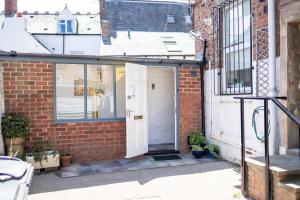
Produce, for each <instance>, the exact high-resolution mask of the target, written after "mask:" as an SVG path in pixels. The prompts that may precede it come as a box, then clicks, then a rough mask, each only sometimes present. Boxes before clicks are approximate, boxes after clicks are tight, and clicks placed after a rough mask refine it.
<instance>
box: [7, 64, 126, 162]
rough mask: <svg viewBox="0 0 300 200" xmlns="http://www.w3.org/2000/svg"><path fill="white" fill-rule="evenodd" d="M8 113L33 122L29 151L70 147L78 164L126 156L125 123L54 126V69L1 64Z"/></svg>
mask: <svg viewBox="0 0 300 200" xmlns="http://www.w3.org/2000/svg"><path fill="white" fill-rule="evenodd" d="M2 67H3V79H4V81H3V88H4V98H5V111H6V112H17V113H20V114H21V115H24V116H27V117H29V118H30V120H31V128H30V134H29V136H28V137H27V138H26V143H25V146H26V150H29V149H31V147H32V145H33V144H34V143H35V142H37V141H48V142H49V143H51V144H55V145H56V146H57V148H58V149H63V148H68V149H70V150H71V153H72V155H73V157H74V160H75V161H82V162H84V161H89V160H107V159H117V158H123V157H124V155H125V122H92V123H87V122H82V123H53V119H54V116H53V115H54V95H53V94H54V93H53V66H52V65H51V64H47V63H2Z"/></svg>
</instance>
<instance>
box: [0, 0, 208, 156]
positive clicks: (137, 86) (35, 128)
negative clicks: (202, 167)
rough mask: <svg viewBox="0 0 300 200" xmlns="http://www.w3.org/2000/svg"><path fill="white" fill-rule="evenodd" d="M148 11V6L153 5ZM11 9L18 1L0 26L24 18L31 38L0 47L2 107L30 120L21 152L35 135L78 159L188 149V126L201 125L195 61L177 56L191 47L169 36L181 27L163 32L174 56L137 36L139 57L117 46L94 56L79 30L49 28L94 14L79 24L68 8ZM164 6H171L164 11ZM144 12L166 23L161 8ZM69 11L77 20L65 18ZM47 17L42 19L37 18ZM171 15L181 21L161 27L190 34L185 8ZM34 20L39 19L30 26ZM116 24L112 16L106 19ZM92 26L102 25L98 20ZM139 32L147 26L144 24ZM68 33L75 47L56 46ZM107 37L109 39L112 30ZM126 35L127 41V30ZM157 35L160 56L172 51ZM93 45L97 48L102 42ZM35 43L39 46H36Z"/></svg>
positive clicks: (28, 147) (197, 127)
mask: <svg viewBox="0 0 300 200" xmlns="http://www.w3.org/2000/svg"><path fill="white" fill-rule="evenodd" d="M6 2H8V3H9V2H15V1H14V0H6ZM112 3H113V2H112ZM116 3H117V1H116ZM127 3H129V2H127ZM156 3H157V4H159V3H161V2H156ZM162 4H163V5H168V6H170V7H172V6H175V5H176V4H174V5H173V3H168V2H163V3H162ZM121 5H122V4H121ZM149 5H152V4H150V3H149ZM142 6H144V5H142ZM180 8H187V5H186V4H184V6H183V5H181V4H180V6H178V8H177V11H176V13H179V11H178V9H180ZM101 9H102V8H101V7H100V10H101ZM121 10H122V9H121ZM152 11H153V12H154V13H155V10H152ZM183 12H184V13H185V12H186V11H185V10H184V11H183ZM6 13H8V11H7V12H6ZM15 13H17V8H16V7H13V9H12V12H10V14H6V18H5V19H4V26H5V22H6V21H13V20H16V21H18V20H20V19H22V20H23V19H27V21H28V26H27V32H26V31H24V27H23V28H20V30H22V31H23V33H24V32H25V33H27V34H26V38H30V41H31V42H32V43H30V45H26V48H29V47H30V48H31V49H25V50H23V49H22V48H24V47H23V45H22V44H24V41H22V40H20V39H21V38H20V39H18V41H19V42H18V44H19V46H17V45H16V46H13V47H10V46H9V45H8V46H5V48H3V49H2V50H4V52H2V53H0V65H1V68H2V69H3V94H4V104H5V112H17V113H19V114H21V115H24V116H27V117H29V118H30V120H31V128H30V133H29V135H28V137H26V140H25V146H26V150H27V151H30V150H31V149H32V147H33V146H34V145H35V143H36V142H38V141H47V142H49V143H52V144H54V145H55V146H56V147H57V148H58V150H62V149H68V150H70V152H71V153H72V155H73V158H74V161H79V162H86V161H92V160H110V159H120V158H124V157H127V158H129V157H134V156H139V155H143V154H145V153H147V152H148V151H162V150H167V151H172V152H174V151H180V152H182V153H185V152H187V151H188V146H187V136H188V135H189V134H190V132H191V131H196V130H200V129H201V124H202V123H201V120H202V119H201V90H200V88H201V87H200V86H201V85H200V82H201V74H200V61H196V60H189V59H183V58H184V56H187V54H190V53H191V54H194V52H192V51H191V50H188V51H185V49H184V46H185V45H184V44H181V43H180V42H179V40H178V41H177V40H176V41H175V42H174V41H173V37H174V38H175V36H176V35H180V33H174V34H173V33H170V37H171V38H169V39H172V41H170V42H169V43H170V44H169V43H168V42H167V43H168V45H170V46H171V47H170V49H174V51H175V50H176V56H178V57H175V58H177V59H167V57H161V54H162V53H158V54H156V52H154V51H153V54H152V53H151V52H147V51H144V50H143V49H147V45H143V48H141V47H140V45H142V44H140V43H135V44H134V45H133V46H131V48H140V50H141V51H140V52H141V54H142V57H143V58H136V57H135V56H124V55H123V53H124V52H123V51H122V53H121V55H123V56H120V55H119V52H121V51H118V52H117V53H116V54H117V55H118V56H116V54H114V55H105V56H99V55H98V54H96V53H95V54H94V53H88V54H90V55H86V54H87V52H89V51H88V50H86V51H85V50H84V51H85V52H84V53H83V52H79V51H81V50H80V48H85V47H90V45H86V44H88V43H86V42H85V41H86V40H85V39H84V40H83V42H82V40H81V39H80V38H81V36H80V33H76V34H74V33H57V32H56V31H61V32H62V30H63V32H65V31H66V32H68V31H69V30H70V32H72V31H75V30H77V29H78V30H81V28H83V31H89V30H87V29H88V28H89V27H90V28H91V29H92V31H93V28H94V27H95V28H96V27H97V26H98V22H99V19H94V18H93V17H95V16H92V15H87V18H89V19H91V22H93V23H91V24H90V23H81V22H82V21H81V20H80V19H79V18H80V17H79V15H73V14H71V12H70V11H69V10H68V9H67V7H66V8H65V9H64V10H63V11H62V12H61V13H58V14H55V15H52V14H37V13H36V14H35V15H34V13H30V14H29V13H28V14H23V15H21V14H18V15H15ZM170 13H173V11H171V10H170ZM130 14H132V13H130ZM110 15H111V14H110ZM149 15H150V14H149ZM31 16H32V17H31ZM48 16H50V17H48ZM117 16H119V15H117ZM151 16H152V17H153V19H152V21H155V22H158V21H159V20H160V19H164V20H165V21H166V25H167V20H168V19H167V18H168V15H167V13H163V16H159V15H154V14H151ZM61 17H62V18H63V19H64V20H65V21H64V23H62V22H61V21H60V20H61ZM128 17H130V15H129V16H128ZM181 17H182V18H181ZM73 18H77V20H74V21H72V22H69V20H72V19H73ZM95 18H96V17H95ZM46 19H47V20H49V23H46V24H43V21H45V20H46ZM85 19H86V18H85ZM173 19H174V18H173ZM87 20H88V19H87ZM175 20H176V21H177V20H180V22H183V23H184V24H182V25H181V26H182V28H180V27H181V26H180V25H179V24H176V28H174V29H170V30H169V29H166V31H170V32H172V30H174V31H178V32H184V36H185V37H188V38H190V36H189V30H190V28H189V27H190V25H188V24H189V23H188V24H186V22H185V18H184V15H180V19H177V18H176V16H175ZM83 21H84V20H83ZM108 21H109V19H108ZM152 21H148V22H146V21H141V24H138V22H135V23H136V25H135V26H134V27H141V26H142V25H144V26H149V27H151V25H150V24H151V22H152ZM84 22H86V21H84ZM104 22H105V21H104ZM36 23H37V24H38V25H35V24H36ZM102 23H103V21H102ZM116 23H117V19H115V21H114V23H112V25H113V24H116ZM81 24H83V27H82V26H80V25H81ZM148 24H149V25H148ZM36 26H37V27H36ZM76 26H77V29H76V28H75V27H76ZM30 27H31V28H30ZM112 27H118V26H116V25H114V26H112ZM153 27H155V26H154V25H153ZM170 27H171V25H170ZM98 28H101V23H100V24H99V26H98ZM185 28H187V29H185ZM45 29H47V30H45ZM29 30H37V31H36V32H33V31H31V32H29ZM95 30H100V29H95ZM134 30H135V29H134ZM41 31H42V33H40V32H41ZM111 31H112V32H113V31H114V30H113V29H111ZM111 31H110V32H111ZM115 31H116V33H117V35H118V36H117V38H118V37H119V36H121V35H122V34H121V33H119V32H118V30H115ZM103 32H104V31H103V24H102V33H103ZM126 33H128V32H126ZM14 34H17V33H14ZM130 34H131V33H130ZM132 34H133V35H132V37H133V36H138V35H139V33H138V32H134V31H133V32H132ZM143 34H145V35H147V34H148V33H146V31H145V32H144V33H143ZM149 34H150V35H149V36H151V35H152V34H154V35H155V34H157V35H158V36H157V37H158V38H160V37H164V35H165V34H166V35H168V34H169V32H168V33H165V32H162V33H157V32H155V33H154V32H153V33H152V32H150V33H149ZM159 34H161V36H160V35H159ZM102 35H103V34H102ZM89 36H91V37H92V36H93V35H89ZM127 36H128V35H127ZM129 36H130V37H131V35H129ZM68 37H76V38H77V39H78V38H79V39H78V41H79V43H77V44H80V46H77V45H76V48H77V47H78V48H77V49H76V51H75V50H74V49H72V44H70V46H69V47H70V48H66V46H65V48H62V46H61V45H63V44H67V43H61V42H59V41H61V39H62V40H63V39H65V42H66V41H68V39H67V38H68ZM82 37H83V36H82ZM96 37H99V42H100V43H101V42H102V40H101V38H100V37H102V36H99V35H97V36H96ZM139 37H140V36H139ZM147 37H148V36H147ZM176 37H177V36H176ZM6 38H10V37H9V36H7V37H6ZM24 38H25V36H24ZM73 39H74V38H73ZM73 39H72V40H73ZM106 39H107V41H109V40H111V42H112V44H114V40H115V38H114V37H113V36H112V37H106ZM132 39H133V40H134V37H133V38H132ZM167 39H168V38H167ZM74 40H75V39H74ZM52 41H57V42H52ZM160 41H161V44H159V45H157V46H156V47H158V49H156V51H157V52H164V53H163V55H169V54H172V53H170V52H168V51H167V50H165V49H167V47H166V46H162V44H164V43H163V41H162V40H160ZM35 42H38V44H39V45H37V44H36V43H35ZM177 42H178V43H177ZM75 43H76V42H75ZM179 43H180V44H179ZM188 43H189V44H190V45H191V47H190V49H192V50H194V42H193V39H190V40H189V41H188ZM124 45H127V44H126V43H125V44H124ZM172 45H173V46H172ZM104 46H106V44H105V45H104ZM112 46H113V45H112ZM154 46H155V45H154ZM98 47H99V48H100V51H99V52H100V55H101V52H102V48H104V47H102V46H101V45H99V46H98ZM156 47H155V48H156ZM107 48H110V47H107ZM114 48H115V47H114ZM161 48H163V49H164V50H161ZM0 49H1V43H0ZM32 49H33V50H34V51H33V50H32ZM37 49H38V51H40V50H41V51H40V52H38V51H37ZM63 49H65V50H63ZM124 49H125V48H124ZM44 50H45V51H46V52H44ZM89 50H91V49H89ZM128 50H129V49H128ZM142 50H143V52H142ZM10 51H13V52H10ZM126 51H127V50H126ZM93 52H96V51H93ZM97 52H98V50H97ZM186 52H188V53H186ZM150 53H151V54H152V55H149V57H152V56H153V55H155V56H153V57H156V58H145V57H148V56H147V54H150ZM128 54H130V53H129V52H128ZM141 54H140V55H141ZM144 54H146V55H144ZM97 55H98V56H97ZM132 55H133V54H132ZM172 55H175V53H174V54H172ZM180 55H181V56H180ZM137 57H139V56H137ZM157 57H159V58H157Z"/></svg>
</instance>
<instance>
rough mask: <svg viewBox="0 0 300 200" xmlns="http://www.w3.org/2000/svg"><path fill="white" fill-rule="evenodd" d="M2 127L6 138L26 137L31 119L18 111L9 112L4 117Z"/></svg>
mask: <svg viewBox="0 0 300 200" xmlns="http://www.w3.org/2000/svg"><path fill="white" fill-rule="evenodd" d="M1 128H2V134H3V136H4V137H5V138H17V137H22V138H24V137H25V136H26V134H27V133H28V131H29V128H30V121H29V119H28V118H26V117H23V116H20V115H17V114H16V113H8V114H5V115H4V116H3V117H2V121H1Z"/></svg>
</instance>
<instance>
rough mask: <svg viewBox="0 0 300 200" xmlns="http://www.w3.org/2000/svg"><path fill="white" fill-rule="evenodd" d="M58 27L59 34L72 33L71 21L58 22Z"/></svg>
mask: <svg viewBox="0 0 300 200" xmlns="http://www.w3.org/2000/svg"><path fill="white" fill-rule="evenodd" d="M58 26H59V31H60V32H61V33H73V28H72V20H59V25H58Z"/></svg>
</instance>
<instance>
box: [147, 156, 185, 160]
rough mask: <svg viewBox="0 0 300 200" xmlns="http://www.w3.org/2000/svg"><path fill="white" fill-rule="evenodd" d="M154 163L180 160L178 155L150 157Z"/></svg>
mask: <svg viewBox="0 0 300 200" xmlns="http://www.w3.org/2000/svg"><path fill="white" fill-rule="evenodd" d="M152 157H153V159H154V160H155V161H163V160H180V159H182V158H181V157H179V156H178V155H164V156H152Z"/></svg>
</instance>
